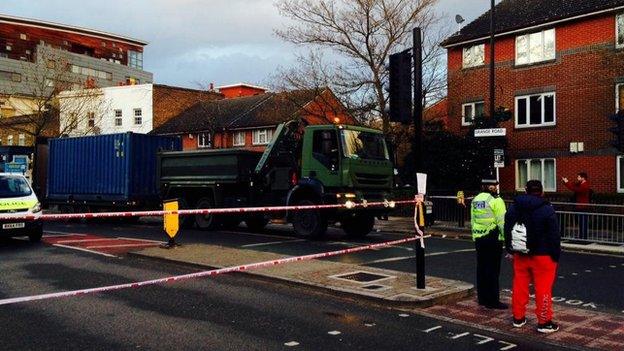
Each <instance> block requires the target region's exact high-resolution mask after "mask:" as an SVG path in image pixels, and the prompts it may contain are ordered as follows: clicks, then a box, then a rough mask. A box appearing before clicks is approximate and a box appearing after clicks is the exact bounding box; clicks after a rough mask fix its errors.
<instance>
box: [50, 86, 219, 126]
mask: <svg viewBox="0 0 624 351" xmlns="http://www.w3.org/2000/svg"><path fill="white" fill-rule="evenodd" d="M222 98H223V94H221V93H217V92H214V91H206V90H197V89H189V88H182V87H175V86H169V85H163V84H135V85H124V86H118V87H107V88H98V89H83V90H68V91H64V92H62V93H60V94H59V101H60V103H59V106H60V110H61V112H60V123H59V125H58V127H59V128H58V130H57V131H58V134H65V135H69V136H81V135H92V134H111V133H125V132H135V133H149V132H150V131H152V130H153V129H154V128H158V127H160V126H161V125H163V124H165V123H166V122H167V121H169V120H170V119H171V118H173V117H175V116H177V115H179V114H180V113H182V112H183V111H184V110H186V109H188V108H189V107H191V106H193V105H195V104H197V103H199V102H204V101H211V100H215V99H222Z"/></svg>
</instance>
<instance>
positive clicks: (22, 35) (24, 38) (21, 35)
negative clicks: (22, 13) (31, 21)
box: [20, 33, 28, 40]
mask: <svg viewBox="0 0 624 351" xmlns="http://www.w3.org/2000/svg"><path fill="white" fill-rule="evenodd" d="M20 39H21V40H28V35H26V34H24V33H20Z"/></svg>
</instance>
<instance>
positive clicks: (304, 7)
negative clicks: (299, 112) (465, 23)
mask: <svg viewBox="0 0 624 351" xmlns="http://www.w3.org/2000/svg"><path fill="white" fill-rule="evenodd" d="M436 3H437V0H279V1H278V3H277V5H276V6H277V7H278V9H279V10H280V12H281V13H282V15H283V16H285V17H287V18H289V19H290V20H292V21H293V24H292V25H289V26H287V27H286V28H284V29H278V30H276V31H275V33H276V34H277V36H279V37H280V38H282V39H284V40H286V41H289V42H291V43H294V44H302V45H309V46H311V47H312V49H318V48H329V49H332V51H333V53H334V54H336V55H337V56H336V60H335V62H333V63H331V64H316V66H314V65H312V66H311V68H313V69H315V70H316V73H314V74H313V75H312V77H321V78H322V79H325V80H327V81H328V83H329V86H331V87H332V88H334V89H335V90H336V91H337V93H338V94H339V95H341V97H345V98H346V99H345V101H346V104H347V105H348V106H349V107H350V108H352V109H353V111H355V112H356V113H354V115H357V116H360V117H361V118H365V119H366V118H371V117H378V118H380V119H381V123H382V127H383V130H384V132H389V131H390V121H389V115H388V113H387V111H386V106H387V103H388V97H387V94H386V91H385V89H384V87H385V86H386V84H387V80H388V71H387V68H386V64H387V62H388V58H389V55H390V54H392V53H394V52H397V51H400V50H402V49H405V48H407V47H409V46H411V42H410V39H411V32H412V28H414V27H420V28H422V29H423V31H424V33H425V40H424V43H425V45H424V49H423V65H424V66H425V69H424V72H423V76H424V84H423V92H424V93H425V96H428V97H431V98H432V99H435V98H436V97H438V96H440V95H441V94H443V92H444V90H445V80H446V79H445V76H444V64H443V60H442V58H443V50H442V49H441V48H440V47H439V45H438V43H439V42H440V41H441V39H442V38H443V36H444V34H445V33H444V32H441V31H440V30H439V28H438V29H436V30H435V32H434V28H433V27H434V26H435V25H436V24H438V21H439V18H438V17H437V16H436V14H435V12H434V5H435V4H436ZM311 57H314V56H311ZM317 58H318V56H317ZM302 62H305V61H300V63H302ZM318 70H320V73H319V72H318ZM319 74H320V75H319ZM293 77H294V76H293Z"/></svg>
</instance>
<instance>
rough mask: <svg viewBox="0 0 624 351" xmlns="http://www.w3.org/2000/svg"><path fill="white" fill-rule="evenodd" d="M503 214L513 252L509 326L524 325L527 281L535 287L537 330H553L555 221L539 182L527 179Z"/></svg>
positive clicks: (558, 241) (557, 251)
mask: <svg viewBox="0 0 624 351" xmlns="http://www.w3.org/2000/svg"><path fill="white" fill-rule="evenodd" d="M525 189H526V194H524V195H519V196H517V197H516V198H515V199H514V203H513V204H512V205H511V206H510V207H509V210H508V211H507V214H506V215H505V247H506V249H507V251H508V252H509V253H511V254H513V272H514V276H513V292H512V298H511V308H512V311H513V326H514V327H516V328H520V327H522V326H524V325H525V324H526V306H527V303H528V302H529V284H530V283H531V280H533V286H534V288H535V305H536V309H535V315H536V316H537V323H538V324H537V331H538V332H540V333H553V332H556V331H557V330H559V326H558V325H557V324H556V323H554V322H553V311H552V288H553V284H554V283H555V277H556V272H557V263H558V262H559V255H560V254H561V236H560V234H559V224H558V222H557V216H556V214H555V210H554V208H553V207H552V205H551V204H550V203H549V202H548V201H546V200H545V199H544V197H543V196H544V192H543V187H542V183H541V182H540V181H538V180H530V181H528V182H527V184H526V188H525Z"/></svg>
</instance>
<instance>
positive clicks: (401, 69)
mask: <svg viewBox="0 0 624 351" xmlns="http://www.w3.org/2000/svg"><path fill="white" fill-rule="evenodd" d="M389 93H390V121H391V122H401V123H405V124H409V123H410V122H411V121H412V55H411V53H410V51H409V50H407V51H403V52H399V53H396V54H392V55H390V91H389Z"/></svg>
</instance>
